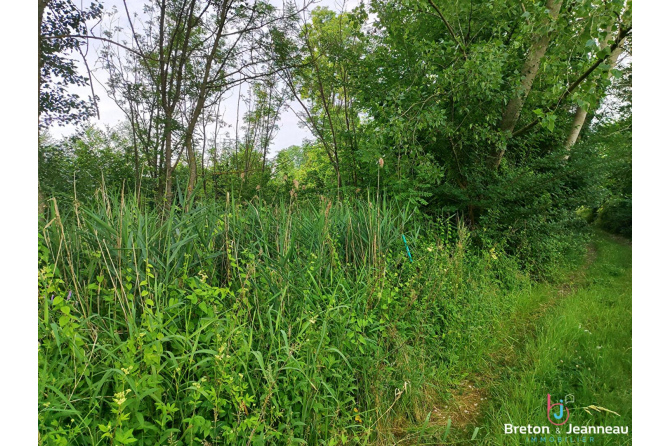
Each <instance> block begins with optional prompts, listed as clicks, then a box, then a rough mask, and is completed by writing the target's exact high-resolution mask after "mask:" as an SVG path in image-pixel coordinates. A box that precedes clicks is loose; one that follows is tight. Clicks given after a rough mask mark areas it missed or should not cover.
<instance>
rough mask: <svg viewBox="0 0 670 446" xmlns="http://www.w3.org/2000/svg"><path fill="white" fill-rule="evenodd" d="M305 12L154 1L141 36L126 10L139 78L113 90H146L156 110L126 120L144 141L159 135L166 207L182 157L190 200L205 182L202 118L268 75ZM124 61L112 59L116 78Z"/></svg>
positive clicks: (230, 1) (195, 0) (262, 4)
mask: <svg viewBox="0 0 670 446" xmlns="http://www.w3.org/2000/svg"><path fill="white" fill-rule="evenodd" d="M299 12H300V10H298V9H297V8H295V7H291V6H290V5H288V6H287V7H286V9H283V10H278V9H277V8H275V7H274V6H272V5H271V4H270V3H268V2H267V1H262V0H255V1H253V2H251V3H249V2H246V1H243V0H220V1H207V2H205V1H200V0H180V1H176V2H167V1H166V0H155V1H154V2H152V4H151V5H150V7H149V8H148V9H147V14H146V15H147V20H146V22H145V23H144V27H143V30H141V31H142V32H141V33H140V32H138V31H136V30H135V28H134V25H132V23H133V21H132V19H131V17H130V14H128V10H127V8H126V13H127V16H128V20H129V22H130V23H131V31H132V37H133V46H134V48H133V51H131V52H130V53H129V57H130V61H128V62H126V63H127V65H126V71H129V70H131V69H132V70H134V71H133V79H132V80H131V79H129V78H125V80H123V79H122V78H120V77H119V76H116V77H115V78H114V80H113V82H114V83H113V84H110V89H111V90H116V91H119V92H125V91H132V89H133V88H135V87H136V86H141V88H142V90H143V91H145V92H147V95H146V97H147V98H148V101H146V100H145V104H147V105H149V104H150V106H145V107H144V115H147V114H149V116H150V118H149V119H137V118H136V117H135V115H136V111H137V109H134V108H133V107H132V106H130V107H128V113H127V114H129V115H131V119H133V120H134V121H135V122H136V126H139V125H141V126H142V127H143V129H139V128H138V129H137V131H136V132H135V133H136V134H137V135H139V134H141V133H144V134H146V135H149V134H150V133H151V132H150V128H153V129H155V130H153V133H154V135H155V136H154V140H156V141H160V151H159V156H158V162H157V163H156V164H157V165H158V166H157V167H158V171H159V181H158V184H159V185H158V191H157V197H158V201H159V202H162V203H164V204H167V205H168V206H169V204H170V203H172V182H173V176H174V169H175V168H176V166H177V164H178V163H179V162H180V160H181V157H182V155H183V154H185V157H186V162H187V164H188V169H189V175H188V184H187V197H188V198H189V200H187V202H188V201H190V197H192V196H193V193H194V190H195V187H196V183H197V178H198V160H197V157H196V153H195V132H196V128H197V126H198V123H199V122H201V118H202V116H203V113H205V112H206V111H207V110H208V109H210V108H211V107H213V106H215V105H216V104H217V103H218V101H220V99H221V97H222V96H223V94H225V93H226V92H227V91H229V90H230V89H231V88H233V87H235V86H237V85H240V84H242V83H245V82H248V81H251V80H254V79H258V78H261V77H265V76H267V75H268V74H269V72H270V71H271V68H270V67H271V65H272V64H273V63H274V57H273V51H274V48H273V36H274V35H275V34H276V33H277V32H279V31H280V30H281V29H282V28H283V27H290V26H291V23H292V20H294V19H295V17H297V14H298V13H299ZM118 59H119V58H116V59H112V58H109V59H108V61H110V63H108V68H109V70H110V73H121V72H122V71H123V69H122V68H120V67H119V61H118ZM129 88H130V90H129ZM129 94H130V93H129ZM127 100H128V99H127ZM154 110H155V112H154Z"/></svg>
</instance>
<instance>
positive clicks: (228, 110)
mask: <svg viewBox="0 0 670 446" xmlns="http://www.w3.org/2000/svg"><path fill="white" fill-rule="evenodd" d="M302 1H304V0H298V3H299V4H302ZM82 3H83V5H84V6H86V5H87V4H88V1H82ZM270 3H272V4H274V5H275V6H278V7H281V5H282V0H270ZM358 3H359V2H358V1H357V0H316V1H315V2H314V6H324V7H327V8H329V9H332V10H334V11H341V10H342V9H343V8H344V9H346V10H351V9H353V8H354V7H355V6H356V5H357V4H358ZM102 4H103V6H104V10H105V12H109V11H111V10H112V8H113V7H114V6H116V9H117V10H118V11H119V12H118V14H117V20H118V21H119V25H120V26H122V27H123V28H124V29H127V28H128V26H127V19H126V14H125V10H124V6H123V1H122V0H102ZM127 4H128V9H129V10H130V13H131V15H132V14H134V13H135V12H137V13H138V14H141V12H142V7H143V5H144V4H145V1H144V0H127ZM103 24H104V25H109V19H108V18H106V19H104V20H103ZM94 33H95V34H96V35H99V34H100V28H99V27H98V28H96V29H95V30H94ZM99 47H100V45H99V44H98V42H96V41H92V42H91V43H90V49H89V53H88V56H87V61H88V64H89V67H90V68H91V71H92V74H93V77H94V80H93V87H94V89H95V93H96V95H97V96H98V97H99V98H100V100H99V101H98V109H99V110H100V120H98V119H97V118H92V119H91V121H90V122H91V123H93V124H94V125H96V126H99V127H101V128H102V127H104V126H105V125H109V126H111V127H114V126H116V125H117V124H119V123H120V122H122V121H124V120H125V115H124V114H123V112H122V111H121V109H120V108H119V107H118V106H117V105H116V103H115V102H114V101H113V100H112V99H110V98H109V97H108V96H107V93H106V91H105V83H106V81H107V74H106V72H105V70H103V69H102V68H101V67H100V65H99V64H97V63H96V59H97V53H96V51H97V49H98V48H99ZM79 65H80V67H79V72H80V74H84V75H85V74H86V68H85V66H84V64H83V62H80V63H79ZM239 88H245V87H244V86H241V87H238V88H234V89H232V90H231V91H230V92H229V93H228V95H227V97H226V99H224V100H223V102H222V104H221V114H222V118H223V120H224V121H225V122H226V123H227V124H232V125H233V127H232V128H229V129H228V130H229V131H230V134H231V137H234V132H235V128H234V124H235V121H236V118H237V96H238V94H239ZM70 91H71V92H74V93H77V94H79V95H80V96H81V97H84V98H86V97H89V96H90V94H91V89H90V86H89V87H72V88H70ZM290 105H291V107H292V109H293V110H296V111H298V110H300V106H299V104H298V103H297V101H294V102H292V103H291V104H290ZM244 112H245V107H244V104H243V103H242V104H240V114H242V113H244ZM298 124H299V119H298V118H297V117H296V116H295V114H294V112H293V111H291V110H290V109H289V110H285V111H282V113H281V115H280V118H279V122H278V126H279V131H278V132H277V135H276V137H275V139H274V140H273V141H272V144H271V145H270V154H271V155H274V154H276V153H277V152H278V151H279V150H281V149H284V148H286V147H289V146H291V145H294V144H295V145H300V144H301V143H302V141H303V139H305V138H312V135H311V133H310V132H309V130H307V129H304V128H301V127H299V125H298ZM75 130H76V128H75V127H74V126H72V125H68V126H64V127H59V126H53V127H51V128H50V129H49V133H50V134H51V135H52V136H53V137H55V138H60V137H62V136H68V135H71V134H73V133H74V132H75ZM224 133H225V131H223V132H221V133H220V136H219V137H220V138H221V137H222V135H223V134H224Z"/></svg>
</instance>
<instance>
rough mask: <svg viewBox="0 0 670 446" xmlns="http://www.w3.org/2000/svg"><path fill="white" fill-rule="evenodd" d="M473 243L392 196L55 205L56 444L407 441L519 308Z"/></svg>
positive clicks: (497, 267)
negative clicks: (439, 389) (408, 429)
mask: <svg viewBox="0 0 670 446" xmlns="http://www.w3.org/2000/svg"><path fill="white" fill-rule="evenodd" d="M427 228H430V229H427ZM403 234H404V235H405V236H406V238H407V240H408V242H409V244H410V249H411V250H412V255H413V257H414V262H413V263H410V262H409V259H408V257H407V254H406V250H405V246H404V244H403V241H402V235H403ZM467 239H468V236H467V231H465V229H464V228H454V227H452V226H449V225H446V226H443V227H441V228H437V227H432V226H431V225H429V224H428V222H427V221H424V220H423V218H422V216H421V215H420V214H418V213H417V212H416V211H415V210H414V209H411V208H409V207H408V206H406V205H403V204H402V203H399V202H396V201H387V200H384V199H380V200H379V201H376V200H375V201H373V200H360V201H351V202H332V201H328V200H326V199H321V200H316V201H314V202H310V201H298V200H297V199H295V197H294V198H292V199H291V200H287V201H278V202H275V203H271V204H268V203H265V202H263V201H261V200H260V199H254V200H252V201H251V202H245V203H240V202H236V201H235V200H234V198H233V197H230V196H229V197H227V199H226V200H225V201H223V202H219V203H208V204H203V205H197V206H191V209H190V210H189V211H183V210H181V209H178V208H176V207H174V208H172V209H171V210H169V211H168V212H166V213H163V214H161V213H160V212H158V211H155V210H152V209H149V208H146V207H143V206H142V205H141V203H139V202H138V201H137V199H136V198H135V197H128V196H124V195H123V194H119V195H111V194H106V193H103V192H101V193H100V195H99V196H98V198H97V200H95V201H94V204H93V205H90V206H87V207H80V206H75V207H74V208H73V211H72V212H71V213H69V214H68V215H67V216H62V215H60V213H59V209H58V204H57V203H56V202H55V200H52V201H51V204H50V213H49V218H47V219H46V220H45V221H44V223H43V224H42V225H41V232H40V235H39V252H40V255H39V259H40V264H39V312H38V315H39V336H40V344H39V349H38V351H39V367H40V371H39V404H40V409H39V410H40V415H39V431H40V441H41V443H42V444H77V445H79V444H81V445H97V444H131V443H137V444H141V445H145V444H146V445H155V444H172V445H192V444H210V445H211V444H222V445H223V444H240V445H241V444H244V445H248V444H328V445H335V444H345V443H349V442H354V443H378V444H383V443H387V442H391V441H393V440H392V439H393V438H394V434H393V432H394V428H395V427H394V426H397V425H398V423H399V421H398V420H407V419H416V420H419V419H423V417H425V412H426V398H428V396H427V395H429V394H433V397H434V398H438V399H439V398H446V397H447V396H445V395H435V392H432V393H431V392H430V388H431V383H434V382H436V381H437V380H440V379H445V376H451V375H450V368H451V367H456V366H457V365H458V366H459V367H460V366H462V364H464V363H465V362H467V359H465V360H464V359H463V358H468V357H469V356H470V355H473V354H476V352H477V351H478V350H477V349H481V348H482V347H481V346H482V345H483V343H485V342H486V339H487V334H486V332H485V331H482V330H472V324H473V323H476V322H477V321H479V324H480V327H479V328H480V329H481V328H482V327H481V321H482V320H485V319H486V318H489V317H493V316H494V315H496V314H502V313H503V312H504V311H505V306H506V305H507V303H506V301H505V300H504V299H499V298H497V297H496V296H495V289H497V288H500V287H510V286H512V287H514V286H518V284H519V283H521V282H519V281H517V280H512V281H509V280H508V281H507V282H505V280H502V279H501V277H509V274H507V273H508V272H509V271H514V268H515V265H514V264H513V262H512V261H509V262H508V261H506V260H505V259H498V258H495V259H493V258H491V257H490V256H489V257H486V256H482V255H472V256H471V255H468V250H467V249H468V248H467ZM473 277H474V278H475V279H476V280H473ZM508 282H509V283H508ZM510 284H511V285H510ZM449 379H451V378H449ZM433 397H431V398H433ZM428 433H429V434H430V435H433V434H434V435H437V436H442V435H444V433H443V432H432V433H431V432H428ZM421 435H424V432H423V431H422V433H421Z"/></svg>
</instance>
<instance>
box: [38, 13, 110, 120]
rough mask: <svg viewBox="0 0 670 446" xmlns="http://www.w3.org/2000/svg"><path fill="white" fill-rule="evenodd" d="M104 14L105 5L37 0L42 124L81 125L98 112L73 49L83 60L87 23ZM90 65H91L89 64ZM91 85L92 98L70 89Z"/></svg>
mask: <svg viewBox="0 0 670 446" xmlns="http://www.w3.org/2000/svg"><path fill="white" fill-rule="evenodd" d="M101 16H102V5H101V4H100V3H99V2H92V3H91V5H90V6H89V7H88V9H80V8H78V7H77V6H75V4H74V2H73V1H72V0H38V86H37V91H38V97H39V103H38V122H39V124H40V126H43V127H48V126H51V125H53V124H58V125H65V124H79V123H82V122H84V121H85V120H87V119H88V118H89V117H91V116H93V115H95V114H96V113H97V108H96V106H95V100H96V96H95V93H94V92H93V86H92V84H90V81H89V78H88V77H86V76H82V75H81V74H79V73H78V70H77V65H76V62H75V60H74V59H73V58H72V54H73V53H74V52H77V53H79V54H80V55H81V56H82V58H83V60H84V63H86V59H85V57H84V53H83V51H82V48H83V47H84V46H85V45H86V44H87V41H86V37H87V36H88V35H89V32H88V27H87V24H86V22H87V21H91V20H98V19H100V17H101ZM87 67H88V65H87ZM89 84H90V85H91V97H90V98H89V99H88V100H85V99H81V98H80V97H79V96H78V95H77V94H74V93H70V92H68V87H69V86H72V85H77V86H86V85H89Z"/></svg>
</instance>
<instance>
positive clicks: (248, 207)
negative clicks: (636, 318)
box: [37, 0, 632, 446]
mask: <svg viewBox="0 0 670 446" xmlns="http://www.w3.org/2000/svg"><path fill="white" fill-rule="evenodd" d="M123 6H124V8H122V10H121V12H120V13H119V12H118V11H115V10H111V11H110V10H108V9H106V8H105V5H104V2H103V3H99V2H94V3H92V4H91V5H90V6H88V7H87V8H83V7H80V6H79V5H75V4H74V3H73V2H72V1H71V0H40V2H39V38H40V40H39V41H40V50H39V72H40V84H39V94H40V104H39V132H40V138H39V220H40V231H39V234H38V238H39V265H38V312H37V314H38V333H39V346H38V357H39V383H38V387H39V388H38V401H39V416H38V429H39V435H40V444H44V445H70V444H72V445H75V444H76V445H98V444H111V445H122V444H141V445H156V444H170V445H194V444H205V445H214V444H240V445H243V444H244V445H250V444H310V445H311V444H314V445H317V444H322V445H329V446H334V445H339V444H401V443H402V444H450V443H453V444H457V443H463V442H468V441H474V442H477V441H482V442H485V443H487V444H508V443H509V444H517V443H518V442H519V441H520V437H511V436H509V435H506V434H504V433H503V431H502V427H503V425H504V424H505V423H508V422H510V420H511V421H513V422H514V423H515V424H520V425H525V424H528V423H536V424H537V425H542V424H547V421H546V417H547V414H546V407H543V404H545V405H546V397H544V398H545V400H544V401H543V395H546V394H547V393H552V394H556V395H559V394H560V395H565V394H568V393H571V394H573V395H574V396H575V398H576V404H578V405H579V407H573V406H569V408H570V410H571V411H573V413H575V411H577V412H578V414H576V415H574V416H575V420H577V419H578V420H579V422H580V423H582V424H584V425H587V424H594V423H596V424H600V423H604V422H610V421H611V422H612V423H614V422H616V424H617V425H619V424H621V425H624V424H627V425H630V423H631V419H632V415H631V397H630V359H631V355H630V349H629V347H630V339H631V328H630V321H631V319H630V316H631V315H630V248H629V246H628V245H626V242H625V241H623V242H622V240H625V239H619V238H617V239H612V238H611V236H610V235H607V234H605V233H604V232H602V231H603V230H604V231H607V232H609V233H613V234H617V237H620V236H625V237H628V238H630V237H631V234H632V217H631V209H632V144H631V136H632V130H631V123H632V96H631V82H632V25H631V9H632V4H631V2H630V1H623V0H614V1H599V0H596V1H591V2H583V1H581V0H531V1H525V2H509V1H502V0H501V1H498V0H493V1H479V0H477V1H475V0H472V1H468V2H461V1H456V2H448V1H438V0H427V1H404V0H392V1H377V0H372V1H370V2H365V3H363V2H361V3H360V4H357V5H352V6H354V7H351V8H348V9H346V10H342V11H333V10H330V9H328V8H325V7H315V5H313V4H311V3H310V2H306V3H293V2H283V6H282V7H279V6H278V5H277V2H272V1H263V0H253V1H248V0H245V1H241V0H240V1H238V0H223V1H201V0H174V1H172V0H171V1H165V0H156V1H148V2H146V4H145V5H143V7H141V5H140V6H138V5H134V4H131V2H125V1H124V2H123ZM107 23H113V24H114V26H112V25H106V24H107ZM119 23H121V24H122V25H119ZM88 45H97V46H96V47H95V48H97V50H96V51H95V52H94V51H91V53H87V51H86V49H87V46H88ZM92 48H93V47H92ZM93 53H94V54H95V56H93V55H92V54H93ZM77 55H79V57H80V58H82V59H81V60H82V61H84V62H85V63H83V62H82V63H77V62H75V60H74V58H75V57H76V56H77ZM93 59H94V60H93ZM78 66H79V68H78ZM83 69H85V70H86V73H85V74H81V73H80V72H79V71H81V70H83ZM92 70H98V72H101V73H104V75H105V78H106V79H107V80H106V83H105V85H104V90H105V93H106V94H107V96H108V97H109V99H110V100H112V101H113V102H114V103H116V105H118V107H119V108H120V109H121V110H122V111H123V113H124V115H125V116H126V119H125V121H123V122H122V123H120V124H119V125H118V126H116V127H107V128H105V129H101V128H100V127H99V126H95V125H92V124H91V123H90V122H89V121H88V119H89V118H90V117H92V116H94V115H96V114H98V111H97V107H98V103H99V100H100V98H99V97H97V96H96V95H95V91H93V83H92V78H91V77H92V74H91V71H92ZM76 85H79V86H86V87H90V88H91V96H90V98H88V100H86V99H82V98H80V97H79V96H78V95H77V94H75V93H73V92H72V91H71V89H70V87H72V86H76ZM231 95H232V97H233V98H234V101H235V104H236V110H235V112H234V113H231V111H230V110H229V109H228V111H225V110H227V108H226V104H228V103H229V102H226V101H229V100H230V97H231ZM227 98H228V99H227ZM283 113H293V114H294V115H295V116H297V117H298V119H299V120H300V122H301V125H302V126H303V127H304V128H305V129H307V130H309V132H310V134H311V135H312V138H310V139H306V140H304V141H303V143H302V144H301V145H293V146H291V147H280V148H279V150H276V149H273V141H275V138H276V135H277V133H278V131H279V130H280V127H279V123H280V121H281V116H282V114H283ZM58 124H76V125H77V129H76V131H75V132H74V133H73V134H72V135H70V136H66V137H60V138H56V137H54V136H52V134H53V126H54V125H58ZM594 234H596V236H595V238H594ZM594 246H595V248H594ZM575 327H577V328H575ZM601 349H602V350H601ZM572 350H575V353H574V354H573V353H572ZM556 361H563V362H562V363H557V362H556ZM588 406H593V407H596V408H598V409H595V410H592V411H591V412H594V413H595V415H594V414H593V413H590V412H589V411H588V410H584V411H581V409H580V408H583V407H588ZM612 411H615V412H617V414H612ZM616 415H619V417H618V418H617V419H616V420H615V421H612V418H613V417H615V416H616ZM543 420H544V421H543ZM599 438H600V437H599ZM621 438H624V437H617V438H614V439H611V438H601V440H602V441H603V442H604V443H602V444H628V443H629V442H630V440H631V437H630V435H628V436H626V437H625V438H624V439H623V440H622V439H621ZM524 441H525V440H524ZM599 441H600V440H599Z"/></svg>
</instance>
